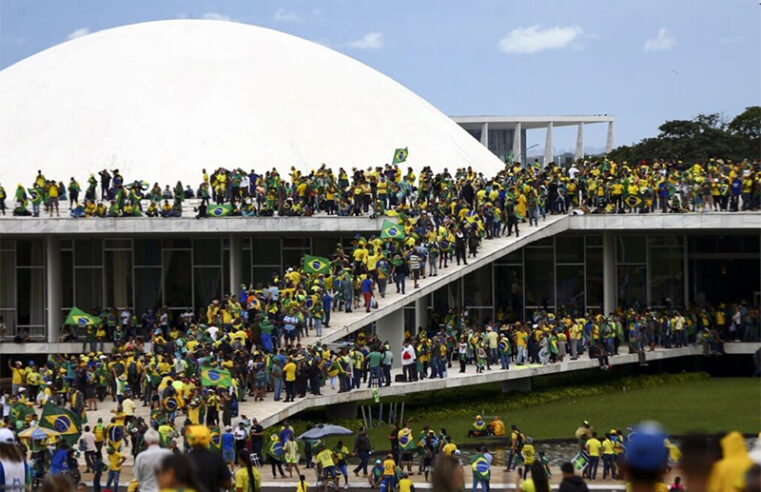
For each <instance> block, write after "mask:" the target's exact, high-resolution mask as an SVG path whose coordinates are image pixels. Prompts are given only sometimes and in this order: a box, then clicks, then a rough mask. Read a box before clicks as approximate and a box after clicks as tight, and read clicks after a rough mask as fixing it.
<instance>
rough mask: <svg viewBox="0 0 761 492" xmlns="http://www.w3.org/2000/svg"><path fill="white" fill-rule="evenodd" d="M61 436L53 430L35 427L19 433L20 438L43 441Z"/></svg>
mask: <svg viewBox="0 0 761 492" xmlns="http://www.w3.org/2000/svg"><path fill="white" fill-rule="evenodd" d="M60 435H61V434H60V433H58V432H56V431H54V430H52V429H45V428H44V427H34V428H30V429H26V430H23V431H21V432H19V435H18V436H19V437H20V438H21V439H33V440H42V439H47V438H49V437H58V436H60Z"/></svg>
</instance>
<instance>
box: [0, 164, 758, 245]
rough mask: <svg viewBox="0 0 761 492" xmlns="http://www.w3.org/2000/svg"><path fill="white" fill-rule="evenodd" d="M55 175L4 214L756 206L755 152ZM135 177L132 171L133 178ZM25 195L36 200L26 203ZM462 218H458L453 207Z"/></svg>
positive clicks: (493, 216) (486, 224)
mask: <svg viewBox="0 0 761 492" xmlns="http://www.w3.org/2000/svg"><path fill="white" fill-rule="evenodd" d="M58 179H60V178H53V179H50V178H48V177H46V176H45V175H44V174H43V172H42V170H39V171H38V172H37V175H36V177H35V178H34V181H33V182H32V183H19V184H18V185H17V187H16V189H15V192H14V195H13V196H12V197H11V196H9V195H8V192H7V191H6V190H5V188H4V187H3V186H2V185H1V184H0V214H2V215H5V211H6V203H5V200H6V199H8V198H10V199H11V200H12V204H13V205H12V214H13V215H15V216H34V217H38V216H40V214H41V213H47V214H48V215H49V216H53V215H54V214H55V215H56V216H60V204H61V203H66V202H68V204H69V213H70V215H71V216H72V217H78V218H79V217H139V216H148V217H180V216H182V214H183V202H184V201H186V200H195V201H194V203H195V204H197V206H196V207H195V211H196V212H197V214H196V216H197V217H199V218H201V217H206V216H207V215H215V216H216V215H233V216H247V217H253V216H265V217H266V216H273V215H278V216H310V215H314V214H318V213H323V214H327V215H339V216H349V215H354V216H359V215H370V216H382V215H384V214H387V213H392V214H403V215H405V216H411V217H415V216H418V215H421V214H423V213H428V214H431V215H433V216H435V217H440V218H441V219H443V218H444V217H447V216H457V215H458V214H459V213H460V212H461V211H464V213H466V214H467V213H472V214H475V215H477V216H478V218H479V220H480V221H481V222H482V223H483V224H482V226H483V228H484V229H485V230H486V232H487V233H488V234H489V235H491V234H492V233H493V234H496V235H499V234H500V232H501V230H503V229H504V228H505V226H507V225H509V224H510V221H511V217H513V216H515V215H517V216H518V218H519V219H520V220H525V219H529V220H530V221H535V220H537V219H538V218H539V217H540V216H542V217H544V216H546V215H547V214H555V213H567V212H570V211H572V210H581V211H585V212H589V213H622V212H639V213H647V212H664V213H666V212H675V213H676V212H690V211H691V212H705V211H719V210H721V211H735V212H736V211H740V210H758V209H759V208H760V207H761V161H758V160H756V161H752V162H751V161H747V160H746V161H743V162H731V161H724V160H722V159H709V160H708V161H707V162H701V163H683V162H681V161H654V162H644V161H643V162H642V163H627V162H622V163H616V162H613V161H610V160H607V159H605V158H598V159H594V160H584V161H577V162H576V163H574V164H571V165H570V166H568V167H563V166H558V165H556V164H555V163H550V164H549V165H548V166H546V167H543V166H541V165H540V164H539V163H538V162H534V163H532V164H529V165H527V166H523V165H521V163H518V162H515V163H506V164H505V167H504V169H503V170H501V171H500V172H499V173H497V174H496V175H495V176H484V175H483V173H480V172H477V171H475V170H473V169H472V168H471V167H468V168H461V169H457V170H456V172H455V173H454V175H452V174H450V172H449V171H448V170H447V169H444V170H443V171H441V172H438V173H434V172H433V171H432V170H431V168H429V167H425V168H423V169H422V170H421V171H420V172H419V174H417V175H416V173H415V172H414V171H413V170H412V168H407V170H406V172H405V171H403V170H402V168H401V167H400V166H399V164H397V163H395V164H385V165H384V166H378V167H374V168H373V167H370V168H368V169H366V170H362V169H356V168H352V169H351V171H350V172H347V171H346V170H345V169H344V168H340V169H339V170H338V172H337V173H336V172H334V171H333V170H332V169H331V168H329V167H328V166H327V165H325V164H323V165H322V166H320V167H319V168H317V169H312V170H310V171H309V172H307V173H303V172H301V171H300V170H297V169H296V168H294V167H291V170H290V173H289V176H288V177H285V176H281V175H280V173H279V172H278V171H277V170H276V169H275V168H273V169H272V170H270V171H266V172H264V173H262V172H261V171H256V170H253V169H252V170H250V171H245V170H243V169H241V168H233V169H226V168H218V169H216V170H214V171H212V172H211V173H208V172H207V171H206V170H205V169H204V170H203V176H202V180H201V182H200V183H199V184H198V185H197V186H196V187H195V188H192V187H191V186H190V185H187V184H186V185H183V184H182V182H181V181H177V183H176V184H175V185H174V186H173V187H172V186H170V185H169V184H165V185H164V186H163V187H162V186H161V185H160V184H159V183H154V184H153V185H152V186H151V185H150V184H149V183H148V182H146V181H143V180H141V179H140V178H139V177H135V176H131V177H125V176H123V175H122V174H121V173H120V172H119V170H118V169H112V170H110V171H109V170H108V169H104V170H102V171H100V172H99V173H98V176H97V177H96V176H95V175H90V176H89V177H88V178H87V182H86V187H85V188H84V189H83V187H82V185H80V183H79V182H78V181H77V179H75V178H74V177H71V178H70V179H69V181H68V183H64V182H63V181H59V180H58ZM130 180H132V181H130ZM30 205H31V210H30ZM459 218H460V219H462V217H459Z"/></svg>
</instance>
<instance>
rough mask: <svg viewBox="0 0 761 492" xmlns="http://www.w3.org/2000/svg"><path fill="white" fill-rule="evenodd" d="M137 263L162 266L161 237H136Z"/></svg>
mask: <svg viewBox="0 0 761 492" xmlns="http://www.w3.org/2000/svg"><path fill="white" fill-rule="evenodd" d="M135 265H137V266H149V265H151V266H161V241H160V240H159V239H135Z"/></svg>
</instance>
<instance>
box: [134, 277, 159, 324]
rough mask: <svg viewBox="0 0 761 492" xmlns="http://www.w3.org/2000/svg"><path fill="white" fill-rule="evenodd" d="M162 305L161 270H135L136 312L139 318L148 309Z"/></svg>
mask: <svg viewBox="0 0 761 492" xmlns="http://www.w3.org/2000/svg"><path fill="white" fill-rule="evenodd" d="M161 305H162V300H161V268H135V311H136V312H137V313H138V316H141V315H142V313H144V312H145V310H146V309H149V308H150V309H156V308H158V307H160V306H161Z"/></svg>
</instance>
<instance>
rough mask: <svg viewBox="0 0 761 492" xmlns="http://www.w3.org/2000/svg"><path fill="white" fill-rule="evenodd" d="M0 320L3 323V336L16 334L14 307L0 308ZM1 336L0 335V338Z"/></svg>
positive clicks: (0, 338)
mask: <svg viewBox="0 0 761 492" xmlns="http://www.w3.org/2000/svg"><path fill="white" fill-rule="evenodd" d="M0 321H2V322H3V323H5V328H6V332H5V336H6V337H11V336H13V335H15V334H16V310H15V309H0ZM2 339H3V337H0V340H2Z"/></svg>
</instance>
